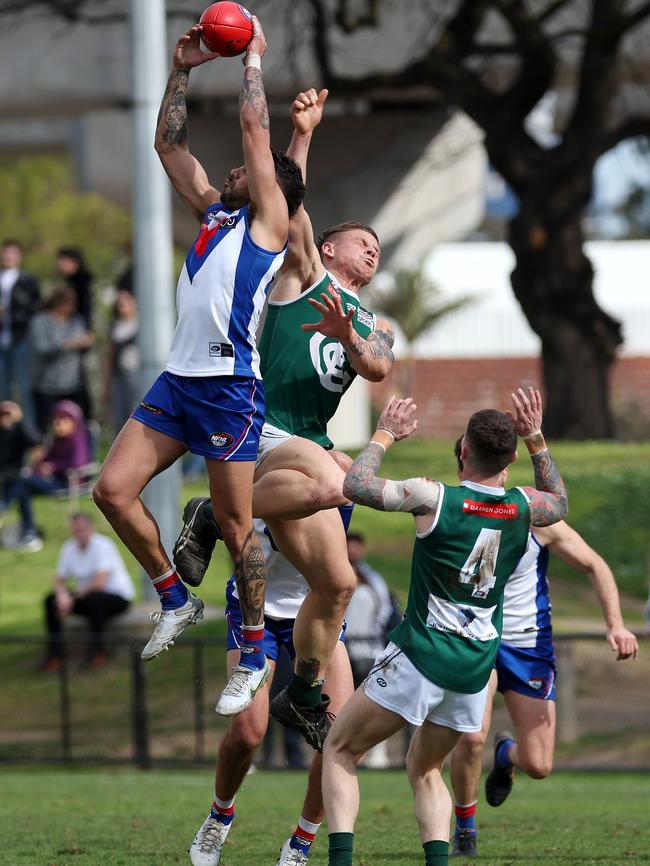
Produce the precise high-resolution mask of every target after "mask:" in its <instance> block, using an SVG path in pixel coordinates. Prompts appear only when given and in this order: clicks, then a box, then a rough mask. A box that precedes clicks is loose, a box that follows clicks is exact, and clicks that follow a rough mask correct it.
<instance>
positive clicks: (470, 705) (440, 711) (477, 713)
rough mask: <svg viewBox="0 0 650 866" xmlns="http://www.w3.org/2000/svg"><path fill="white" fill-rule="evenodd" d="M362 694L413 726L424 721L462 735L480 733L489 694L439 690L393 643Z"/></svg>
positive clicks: (367, 678)
mask: <svg viewBox="0 0 650 866" xmlns="http://www.w3.org/2000/svg"><path fill="white" fill-rule="evenodd" d="M363 690H364V692H365V693H366V695H367V696H368V697H369V698H370V700H371V701H374V702H375V703H376V704H379V706H380V707H384V708H385V709H387V710H390V711H391V712H393V713H397V714H398V715H399V716H401V717H402V718H403V719H406V721H407V722H409V723H410V724H412V725H417V726H418V727H419V726H420V725H421V724H422V723H423V722H425V721H427V722H431V723H432V724H434V725H441V726H442V727H444V728H451V729H452V730H453V731H461V732H462V733H471V732H474V731H480V730H481V725H482V724H483V713H484V712H485V702H486V700H487V693H488V687H487V685H485V687H484V688H483V689H482V690H481V691H480V692H477V693H476V694H471V695H467V694H462V693H461V692H452V691H450V690H449V689H443V688H441V686H438V685H436V684H435V683H432V682H431V680H428V679H427V678H426V677H424V676H422V674H421V673H420V672H419V671H418V670H417V668H415V667H414V666H413V664H412V663H411V662H410V660H409V659H408V658H407V657H406V655H405V654H404V653H403V652H402V650H401V649H400V648H399V647H398V646H396V645H395V644H394V643H392V642H391V643H389V644H388V646H387V647H386V649H385V650H383V651H382V652H380V653H379V655H378V656H377V658H376V659H375V663H374V665H373V666H372V668H371V670H370V673H369V674H368V676H367V677H366V679H365V681H364V683H363Z"/></svg>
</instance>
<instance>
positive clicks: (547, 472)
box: [525, 448, 569, 526]
mask: <svg viewBox="0 0 650 866" xmlns="http://www.w3.org/2000/svg"><path fill="white" fill-rule="evenodd" d="M531 460H532V461H533V466H534V467H535V489H533V488H532V487H527V488H525V490H526V494H527V496H528V499H529V501H530V514H531V522H532V524H533V525H534V526H550V525H551V524H552V523H557V521H558V520H562V519H563V518H564V517H565V516H566V514H567V512H568V510H569V502H568V498H567V493H566V488H565V486H564V482H563V481H562V476H561V475H560V472H559V470H558V468H557V466H556V465H555V463H554V462H553V458H552V457H551V455H550V454H549V452H548V449H547V448H544V450H543V451H541V452H539V453H537V454H532V455H531Z"/></svg>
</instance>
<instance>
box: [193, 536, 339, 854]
mask: <svg viewBox="0 0 650 866" xmlns="http://www.w3.org/2000/svg"><path fill="white" fill-rule="evenodd" d="M255 529H256V531H257V535H258V538H259V539H260V544H261V546H262V549H263V551H264V554H265V557H266V567H267V576H266V598H265V603H264V624H265V631H264V651H265V653H266V657H267V660H268V664H269V666H270V667H271V675H270V677H269V680H268V681H267V683H266V685H265V686H264V687H263V688H261V689H259V690H258V692H257V693H256V695H255V698H254V700H253V702H252V704H251V705H250V706H249V707H248V709H246V710H244V712H242V713H239V714H238V715H236V716H234V717H233V718H232V719H231V720H230V725H229V726H228V730H227V731H226V734H225V736H224V737H223V739H222V740H221V743H220V746H219V756H218V759H217V768H216V774H215V782H214V797H213V800H212V805H211V808H210V813H209V815H208V817H207V818H206V819H205V821H204V822H203V824H202V825H201V827H200V828H199V831H198V832H197V834H196V836H195V838H194V841H193V842H192V846H191V848H190V860H191V861H192V864H193V866H217V864H218V863H219V862H220V860H221V851H222V848H223V845H224V843H225V841H226V837H227V835H228V833H229V832H230V827H231V825H232V821H233V818H234V817H235V797H236V795H237V792H238V791H239V788H240V786H241V784H242V782H243V781H244V778H245V777H246V773H247V772H248V769H249V768H250V766H251V762H252V759H253V753H254V752H255V749H256V748H257V746H258V745H259V744H260V743H261V742H262V740H263V739H264V735H265V733H266V729H267V726H268V721H269V688H270V684H271V679H272V678H273V673H274V671H275V664H276V662H277V659H278V655H279V652H280V649H281V647H282V646H285V647H286V648H287V649H288V651H289V654H290V655H291V657H292V658H294V656H295V650H294V646H293V626H294V622H295V619H296V616H297V615H298V611H299V610H300V606H301V604H302V602H303V601H304V599H305V597H306V595H307V592H308V590H309V587H308V585H307V582H306V581H305V579H304V577H303V576H302V575H301V574H300V572H298V571H297V570H296V569H295V568H294V567H293V566H292V565H291V563H290V562H289V561H288V560H286V559H285V558H284V557H283V556H282V554H280V553H279V552H278V550H277V548H276V547H275V545H274V543H273V540H272V538H271V536H270V534H269V532H268V529H266V527H265V524H264V523H263V521H261V520H259V519H256V520H255ZM226 616H227V619H228V643H227V648H228V666H229V667H232V666H233V665H236V664H237V662H238V659H239V647H240V645H241V640H242V618H241V609H240V606H239V599H238V597H237V589H236V584H235V580H234V575H233V577H231V578H230V580H229V581H228V587H227V590H226ZM342 641H343V633H341V635H340V637H339V642H338V643H337V646H336V649H335V650H334V654H333V656H332V658H331V661H330V663H329V665H328V667H327V671H326V679H327V690H328V692H329V695H330V699H331V703H330V705H329V709H330V711H331V712H333V713H337V712H338V711H339V710H340V709H341V707H342V706H343V704H344V703H345V702H346V701H347V699H348V698H349V697H350V695H351V694H352V692H353V690H354V686H353V684H352V671H351V669H350V661H349V659H348V655H347V652H346V649H345V646H344V644H343V642H342ZM321 760H322V759H321V755H320V754H315V755H314V759H313V761H312V764H311V768H310V771H309V781H308V786H307V792H306V795H305V800H304V804H303V808H302V813H301V816H300V819H299V821H298V824H297V826H296V829H295V831H294V832H293V834H292V836H291V837H290V838H289V839H287V841H286V842H285V843H284V845H283V847H282V850H281V852H280V855H279V859H278V861H277V862H278V866H300V864H305V863H306V862H307V858H308V857H309V853H310V849H311V845H312V843H313V841H314V837H315V835H316V832H317V831H318V828H319V826H320V823H321V821H322V818H323V799H322V794H321Z"/></svg>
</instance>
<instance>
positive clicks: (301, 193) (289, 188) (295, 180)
mask: <svg viewBox="0 0 650 866" xmlns="http://www.w3.org/2000/svg"><path fill="white" fill-rule="evenodd" d="M271 153H272V154H273V163H274V165H275V176H276V177H277V179H278V185H279V187H280V189H281V190H282V192H283V193H284V197H285V199H286V200H287V207H288V208H289V216H293V215H294V214H295V212H296V211H297V210H298V208H299V207H300V205H301V204H302V200H303V199H304V197H305V182H304V181H303V179H302V171H301V170H300V166H299V165H298V163H297V162H296V161H295V159H291V157H290V156H287V155H286V153H283V152H282V151H281V150H277V149H276V148H275V147H271Z"/></svg>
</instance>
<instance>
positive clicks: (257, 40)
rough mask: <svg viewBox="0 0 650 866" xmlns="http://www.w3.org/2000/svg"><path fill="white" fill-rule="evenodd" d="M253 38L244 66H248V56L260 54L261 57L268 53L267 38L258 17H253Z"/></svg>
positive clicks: (248, 47)
mask: <svg viewBox="0 0 650 866" xmlns="http://www.w3.org/2000/svg"><path fill="white" fill-rule="evenodd" d="M252 20H253V36H252V38H251V41H250V42H249V43H248V45H247V46H246V52H245V53H244V56H243V58H242V63H243V64H244V66H245V65H246V57H247V55H248V54H259V56H260V57H263V56H264V52H265V51H266V37H265V36H264V31H263V30H262V25H261V24H260V19H259V18H258V17H257V15H253V18H252Z"/></svg>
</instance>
